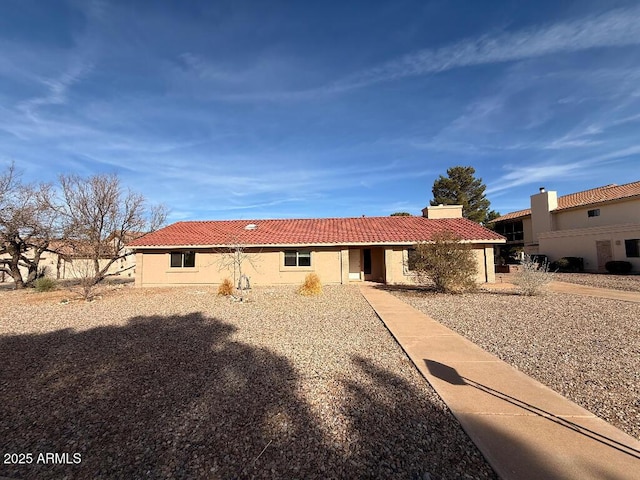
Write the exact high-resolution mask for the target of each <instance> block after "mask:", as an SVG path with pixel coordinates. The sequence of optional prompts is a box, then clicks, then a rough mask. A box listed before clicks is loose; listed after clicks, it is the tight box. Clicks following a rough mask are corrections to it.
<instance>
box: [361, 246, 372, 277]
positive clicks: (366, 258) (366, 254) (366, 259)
mask: <svg viewBox="0 0 640 480" xmlns="http://www.w3.org/2000/svg"><path fill="white" fill-rule="evenodd" d="M362 264H363V265H362V271H363V272H364V274H365V275H371V249H370V248H365V249H364V250H362ZM365 278H367V277H365Z"/></svg>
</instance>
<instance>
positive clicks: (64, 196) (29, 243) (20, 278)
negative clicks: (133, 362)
mask: <svg viewBox="0 0 640 480" xmlns="http://www.w3.org/2000/svg"><path fill="white" fill-rule="evenodd" d="M166 216H167V212H166V209H165V207H164V206H162V205H158V206H150V205H148V204H147V202H146V200H145V198H144V197H143V196H142V195H140V194H138V193H135V192H133V191H131V190H127V189H125V188H123V186H122V184H121V181H120V179H119V178H118V177H117V176H116V175H107V174H99V175H93V176H90V177H81V176H78V175H60V176H59V178H58V182H57V183H55V184H52V183H37V184H36V183H24V182H23V181H22V179H21V175H20V174H19V172H17V170H16V168H15V165H14V164H11V165H9V166H8V167H6V168H5V169H4V171H2V172H1V173H0V272H3V273H4V274H8V275H10V276H11V277H12V278H13V281H14V285H15V288H16V289H21V288H25V287H29V286H32V285H33V284H34V282H35V281H36V279H37V278H38V276H39V275H40V274H41V272H42V269H41V268H40V265H39V264H40V259H41V258H42V255H43V254H44V253H45V252H52V253H58V254H61V253H62V252H65V254H67V255H68V253H67V252H75V253H76V254H77V255H79V256H81V257H82V258H83V259H84V260H85V262H86V263H87V264H88V265H89V267H88V269H87V270H88V271H87V272H85V274H84V276H85V278H84V281H85V282H86V287H87V288H90V287H91V286H95V285H97V284H98V283H100V282H102V281H103V280H104V279H105V278H106V277H108V276H110V275H117V274H119V273H121V271H118V270H117V268H116V269H115V270H116V271H114V269H113V268H112V266H113V265H114V264H116V265H117V262H118V261H119V260H122V259H124V258H125V257H126V256H128V255H129V254H130V253H128V252H126V251H125V249H124V246H125V244H126V243H127V242H130V241H131V240H133V239H135V238H138V237H140V236H142V235H144V234H146V233H148V232H151V231H153V230H156V229H158V228H159V227H161V226H162V225H163V224H164V223H165V221H166ZM72 255H73V253H72ZM109 272H111V273H109Z"/></svg>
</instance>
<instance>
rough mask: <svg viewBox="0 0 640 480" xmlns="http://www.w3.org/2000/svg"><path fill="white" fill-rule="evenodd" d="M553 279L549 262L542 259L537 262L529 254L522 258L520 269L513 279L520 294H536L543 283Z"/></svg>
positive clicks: (540, 289)
mask: <svg viewBox="0 0 640 480" xmlns="http://www.w3.org/2000/svg"><path fill="white" fill-rule="evenodd" d="M552 280H553V273H552V272H550V271H549V264H548V263H547V262H546V261H544V262H542V263H538V262H536V261H535V260H533V259H532V258H531V256H529V255H525V256H524V259H523V260H522V265H521V268H520V270H519V271H518V272H517V273H516V276H515V278H514V280H513V283H515V284H516V285H517V286H518V287H519V288H520V293H521V294H522V295H528V296H531V295H538V294H540V293H541V292H542V289H543V287H544V286H545V285H547V284H548V283H550V282H551V281H552Z"/></svg>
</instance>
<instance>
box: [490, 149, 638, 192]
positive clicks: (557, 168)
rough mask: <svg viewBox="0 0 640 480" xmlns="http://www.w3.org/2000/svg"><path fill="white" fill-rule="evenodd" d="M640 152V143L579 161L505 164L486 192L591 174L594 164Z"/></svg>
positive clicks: (602, 163)
mask: <svg viewBox="0 0 640 480" xmlns="http://www.w3.org/2000/svg"><path fill="white" fill-rule="evenodd" d="M638 154H640V145H638V146H631V147H627V148H622V149H619V150H615V151H612V152H609V153H606V154H602V155H597V156H595V157H591V158H587V159H584V160H580V161H573V162H567V163H552V162H546V163H540V164H535V165H534V164H531V165H507V166H506V167H505V169H506V170H507V171H508V173H506V174H504V175H502V176H500V177H499V178H497V179H496V180H494V181H493V182H491V186H489V188H487V190H486V193H487V194H488V195H489V194H496V193H498V192H502V191H504V190H509V189H511V188H514V187H519V186H521V185H530V184H536V183H540V182H544V181H558V180H559V179H562V178H566V176H567V175H571V176H572V177H574V179H575V177H576V176H584V177H589V176H591V175H592V173H591V171H592V170H593V169H594V168H595V167H596V166H602V165H607V164H609V163H613V162H616V161H619V160H621V159H624V158H627V157H630V156H633V155H638Z"/></svg>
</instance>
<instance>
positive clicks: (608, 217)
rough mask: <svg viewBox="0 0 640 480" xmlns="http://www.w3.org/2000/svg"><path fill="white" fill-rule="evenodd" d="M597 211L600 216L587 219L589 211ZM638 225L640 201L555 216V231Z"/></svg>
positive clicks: (590, 207)
mask: <svg viewBox="0 0 640 480" xmlns="http://www.w3.org/2000/svg"><path fill="white" fill-rule="evenodd" d="M594 209H599V210H600V215H599V216H597V217H589V216H588V215H587V212H588V211H589V210H594ZM629 223H637V224H640V199H636V200H629V201H625V202H617V203H609V204H605V205H592V206H588V207H584V208H579V209H575V210H562V211H560V212H558V213H556V214H555V230H570V229H577V228H592V227H603V226H605V225H622V224H629Z"/></svg>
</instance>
